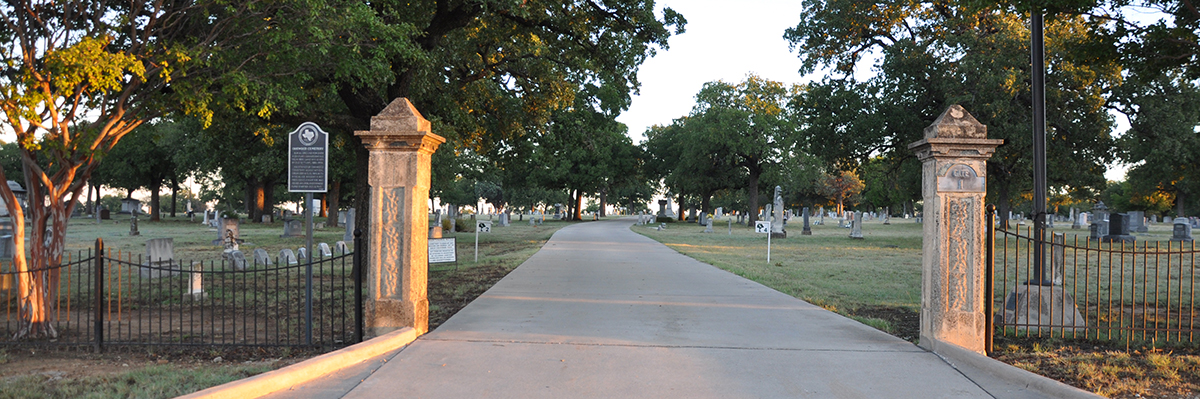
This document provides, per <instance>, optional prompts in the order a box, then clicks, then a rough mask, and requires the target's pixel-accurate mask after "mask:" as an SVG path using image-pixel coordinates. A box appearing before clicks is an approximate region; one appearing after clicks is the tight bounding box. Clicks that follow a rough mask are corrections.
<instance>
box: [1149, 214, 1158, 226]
mask: <svg viewBox="0 0 1200 399" xmlns="http://www.w3.org/2000/svg"><path fill="white" fill-rule="evenodd" d="M1150 224H1158V215H1150Z"/></svg>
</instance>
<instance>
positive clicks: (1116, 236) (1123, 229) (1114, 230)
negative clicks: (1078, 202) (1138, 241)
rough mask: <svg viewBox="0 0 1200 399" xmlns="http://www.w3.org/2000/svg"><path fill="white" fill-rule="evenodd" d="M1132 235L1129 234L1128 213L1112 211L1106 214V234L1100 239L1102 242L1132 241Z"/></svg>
mask: <svg viewBox="0 0 1200 399" xmlns="http://www.w3.org/2000/svg"><path fill="white" fill-rule="evenodd" d="M1133 240H1134V238H1133V236H1131V235H1129V214H1128V213H1114V214H1110V215H1108V235H1105V236H1104V237H1103V239H1102V241H1104V242H1120V241H1124V242H1133Z"/></svg>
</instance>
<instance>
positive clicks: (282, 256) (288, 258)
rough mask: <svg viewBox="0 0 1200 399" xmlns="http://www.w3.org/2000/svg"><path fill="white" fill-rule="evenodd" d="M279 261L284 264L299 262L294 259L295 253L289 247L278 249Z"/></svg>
mask: <svg viewBox="0 0 1200 399" xmlns="http://www.w3.org/2000/svg"><path fill="white" fill-rule="evenodd" d="M279 263H281V264H284V265H295V264H298V263H300V261H298V260H296V253H295V252H293V251H292V250H291V249H289V248H284V249H281V250H279Z"/></svg>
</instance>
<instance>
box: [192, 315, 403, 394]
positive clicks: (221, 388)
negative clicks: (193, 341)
mask: <svg viewBox="0 0 1200 399" xmlns="http://www.w3.org/2000/svg"><path fill="white" fill-rule="evenodd" d="M416 339H417V331H416V330H414V329H412V328H411V327H405V328H402V329H399V330H396V331H392V332H390V333H387V334H384V335H381V336H378V337H375V338H372V339H369V340H367V341H363V342H360V343H357V344H354V345H351V346H348V347H345V348H342V349H339V350H336V351H333V352H329V353H326V354H324V355H321V356H317V357H314V358H312V359H308V360H305V361H302V362H300V363H296V364H293V365H291V366H287V367H284V368H281V369H278V370H272V371H268V372H266V373H262V374H259V375H256V376H253V377H250V378H245V379H241V380H237V381H233V382H229V383H226V384H223V385H218V386H215V387H212V388H208V389H205V390H203V391H199V392H195V393H191V394H188V395H183V396H180V397H179V398H180V399H198V398H205V399H219V398H230V399H245V398H257V397H260V396H265V395H268V394H271V393H273V392H278V391H282V390H285V389H288V388H291V387H292V386H295V385H300V384H303V383H305V382H309V381H312V380H315V379H317V378H320V377H322V376H324V375H326V374H329V373H332V372H335V371H338V370H341V369H343V368H345V367H349V366H352V365H354V364H357V363H359V362H362V361H364V360H367V359H370V358H373V357H375V356H379V355H382V354H384V353H387V352H390V351H393V350H396V349H398V348H400V347H402V346H405V345H408V344H409V343H412V342H413V341H414V340H416Z"/></svg>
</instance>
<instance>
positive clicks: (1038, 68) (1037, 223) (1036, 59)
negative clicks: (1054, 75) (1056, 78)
mask: <svg viewBox="0 0 1200 399" xmlns="http://www.w3.org/2000/svg"><path fill="white" fill-rule="evenodd" d="M1032 14H1033V20H1032V21H1031V22H1032V24H1031V29H1030V30H1031V32H1030V41H1031V43H1030V57H1029V58H1030V61H1031V63H1032V65H1031V67H1030V71H1031V72H1032V75H1033V76H1032V84H1033V87H1032V97H1033V218H1034V219H1033V237H1034V240H1035V241H1034V245H1033V276H1031V277H1030V280H1031V282H1030V284H1037V285H1048V284H1046V283H1047V282H1048V281H1047V280H1048V279H1046V276H1045V270H1046V268H1045V267H1044V266H1045V262H1046V257H1045V255H1046V254H1045V252H1046V249H1045V245H1044V243H1045V242H1046V240H1045V238H1046V59H1045V35H1044V31H1043V25H1044V22H1043V16H1042V10H1034V11H1033V12H1032Z"/></svg>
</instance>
